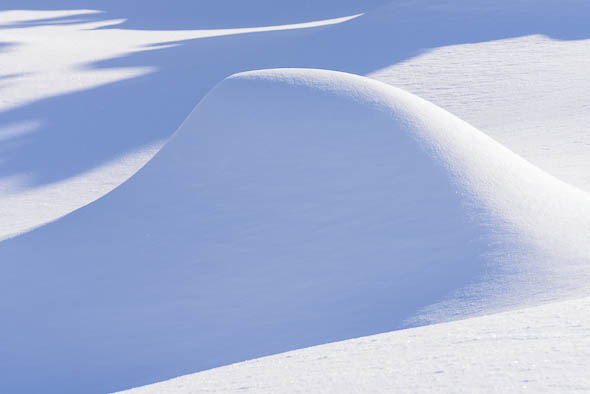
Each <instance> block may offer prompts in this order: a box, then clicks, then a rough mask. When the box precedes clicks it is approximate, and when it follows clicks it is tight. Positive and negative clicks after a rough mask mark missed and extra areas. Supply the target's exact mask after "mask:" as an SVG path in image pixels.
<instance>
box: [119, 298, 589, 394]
mask: <svg viewBox="0 0 590 394" xmlns="http://www.w3.org/2000/svg"><path fill="white" fill-rule="evenodd" d="M588 308H590V299H589V298H582V299H579V300H573V301H567V302H560V303H554V304H548V305H544V306H541V307H536V308H530V309H525V310H519V311H513V312H505V313H500V314H496V315H492V316H485V317H478V318H472V319H467V320H462V321H456V322H452V323H445V324H437V325H432V326H427V327H419V328H413V329H409V330H403V331H395V332H390V333H387V334H381V335H374V336H370V337H365V338H358V339H352V340H348V341H344V342H338V343H332V344H329V345H322V346H316V347H312V348H308V349H301V350H296V351H293V352H288V353H284V354H277V355H274V356H270V357H265V358H261V359H257V360H251V361H246V362H243V363H239V364H234V365H230V366H226V367H222V368H216V369H213V370H209V371H204V372H200V373H196V374H193V375H188V376H183V377H180V378H177V379H173V380H170V381H167V382H162V383H158V384H154V385H151V386H145V387H140V388H137V389H133V390H129V391H127V392H126V393H129V394H149V393H158V394H184V393H191V394H197V393H215V394H222V393H238V392H239V393H242V392H245V393H250V392H253V393H257V394H266V393H269V394H270V393H272V394H281V393H294V392H298V393H318V394H321V393H337V394H344V393H359V394H364V393H432V392H437V393H525V392H527V393H528V392H531V393H566V392H567V393H587V392H588V391H590V375H589V374H588V373H587V367H588V359H589V358H590V335H589V334H590V315H589V314H588V313H587V311H588Z"/></svg>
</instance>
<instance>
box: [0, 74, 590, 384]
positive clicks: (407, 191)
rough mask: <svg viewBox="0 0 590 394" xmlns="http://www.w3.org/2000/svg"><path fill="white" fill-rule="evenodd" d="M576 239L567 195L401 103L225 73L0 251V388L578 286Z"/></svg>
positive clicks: (313, 82) (409, 321) (282, 77)
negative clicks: (151, 151)
mask: <svg viewBox="0 0 590 394" xmlns="http://www.w3.org/2000/svg"><path fill="white" fill-rule="evenodd" d="M589 229H590V196H589V195H588V194H587V193H585V192H582V191H581V190H579V189H576V188H575V187H572V186H569V185H568V184H565V183H563V182H561V181H559V180H558V179H556V178H554V177H552V176H550V175H548V174H547V173H545V172H543V171H541V170H539V169H538V168H537V167H534V166H533V165H531V164H530V163H528V162H527V161H525V160H523V159H522V158H520V157H519V156H517V155H515V154H514V153H512V152H511V151H509V150H508V149H506V148H504V147H503V146H502V145H500V144H499V143H497V142H495V141H494V140H492V139H490V138H489V137H487V136H486V135H485V134H483V133H481V132H480V131H478V130H477V129H475V128H473V127H471V126H470V125H468V124H467V123H465V122H463V121H462V120H460V119H458V118H457V117H455V116H453V115H451V114H450V113H448V112H446V111H444V110H442V109H441V108H439V107H437V106H435V105H433V104H431V103H429V102H427V101H425V100H422V99H420V98H418V97H416V96H413V95H411V94H409V93H406V92H404V91H402V90H400V89H397V88H393V87H391V86H389V85H386V84H383V83H380V82H377V81H374V80H371V79H368V78H364V77H359V76H354V75H350V74H345V73H339V72H333V71H323V70H302V69H277V70H267V71H254V72H247V73H242V74H237V75H234V76H232V77H230V78H228V79H226V80H225V81H223V82H222V83H221V84H219V85H218V86H217V87H216V88H215V89H214V90H213V91H212V92H211V93H209V94H208V95H207V97H206V98H205V99H204V100H203V101H202V102H201V103H200V104H199V105H198V106H197V108H196V109H195V110H194V111H193V113H192V114H191V115H190V116H189V118H188V119H187V120H186V121H185V122H184V123H183V125H182V126H181V128H180V129H179V130H178V131H177V133H176V135H175V136H174V138H173V139H172V140H171V141H170V142H169V143H168V144H167V145H166V146H165V147H164V148H163V149H162V150H161V151H160V152H159V153H158V154H157V155H156V156H155V157H154V158H153V159H152V160H151V161H150V162H149V163H148V164H147V165H146V166H145V167H144V168H143V169H142V170H140V171H139V172H138V173H137V174H136V175H135V176H134V177H132V178H131V179H130V180H129V181H127V182H126V183H124V184H123V185H121V186H120V187H119V188H117V189H116V190H114V191H113V192H112V193H110V194H108V195H107V196H105V197H103V198H102V199H100V200H98V201H96V202H95V203H93V204H91V205H89V206H87V207H85V208H83V209H80V210H78V211H76V212H74V213H73V214H70V215H68V216H66V217H64V218H63V219H61V220H59V221H58V222H56V223H53V224H50V225H48V226H45V227H43V228H41V229H38V230H35V231H32V232H30V233H27V234H25V235H23V236H20V237H17V238H14V239H11V240H7V241H4V242H3V243H2V244H0V260H1V261H3V262H6V263H5V264H4V274H3V276H2V279H1V281H2V282H1V286H0V288H1V289H2V290H1V291H2V297H1V299H2V301H0V307H1V308H2V311H1V312H2V315H3V316H4V317H5V318H6V322H5V324H4V326H3V331H4V334H5V335H6V336H8V337H10V338H13V340H12V341H10V342H9V343H5V344H4V345H3V347H4V348H3V349H2V353H3V354H5V355H7V357H6V358H5V359H4V360H3V363H4V364H3V365H2V368H1V369H2V371H3V373H4V374H5V377H3V379H2V382H1V383H2V384H4V385H5V387H6V389H5V390H4V391H12V389H13V388H15V387H19V388H22V387H23V386H25V387H26V389H27V390H29V391H38V390H41V388H42V387H47V386H49V387H51V388H52V390H53V389H54V390H55V391H56V392H79V391H81V390H87V389H88V387H92V390H93V391H94V390H95V391H96V392H100V391H105V390H107V391H108V390H111V391H112V390H116V389H122V388H126V387H132V386H134V385H135V386H136V385H140V384H145V383H150V382H153V381H156V380H159V379H163V378H167V377H172V376H177V375H179V374H183V373H187V372H191V371H195V370H202V369H206V368H210V367H215V366H219V365H224V364H228V363H232V362H236V361H241V360H245V359H250V358H254V357H257V356H262V355H268V354H273V353H277V352H281V351H286V350H291V349H296V348H300V347H305V346H310V345H316V344H321V343H326V342H331V341H336V340H341V339H347V338H352V337H358V336H363V335H368V334H374V333H378V332H383V331H388V330H392V329H396V328H400V327H404V326H408V325H415V324H417V323H430V322H438V321H444V320H449V319H453V318H457V317H463V316H467V315H470V314H476V313H483V312H490V311H495V310H500V309H505V308H508V307H517V306H522V305H528V304H535V303H539V302H544V301H548V300H557V299H561V298H563V297H572V296H578V295H583V294H587V290H586V289H585V287H587V286H585V285H586V283H588V279H589V278H588V271H589V269H590V267H588V266H587V264H586V263H587V261H588V260H589V259H590V251H589V250H588V249H587V248H586V241H587V234H588V230H589ZM540 289H542V291H540ZM80 354H84V358H83V359H80V358H79V355H80ZM31 368H33V369H34V370H35V371H37V373H36V375H35V377H34V378H32V379H31V378H28V379H26V380H25V379H24V375H22V374H23V373H25V372H26V371H28V370H30V369H31ZM72 371H75V374H74V375H73V374H72ZM23 380H25V381H24V382H23Z"/></svg>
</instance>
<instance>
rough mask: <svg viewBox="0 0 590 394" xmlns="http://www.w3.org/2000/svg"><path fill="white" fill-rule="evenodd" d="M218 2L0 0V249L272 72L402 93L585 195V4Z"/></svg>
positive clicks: (589, 165) (578, 0)
mask: <svg viewBox="0 0 590 394" xmlns="http://www.w3.org/2000/svg"><path fill="white" fill-rule="evenodd" d="M228 1H229V0H224V1H221V0H200V1H198V2H195V1H188V0H175V1H174V2H173V3H172V4H173V5H174V6H173V7H169V6H168V3H165V4H164V3H162V1H160V0H143V1H141V2H140V3H138V2H137V1H131V0H128V1H124V2H121V1H117V0H51V1H49V0H3V1H2V2H1V4H0V202H1V203H0V218H1V220H0V238H1V239H4V238H6V237H8V236H11V235H14V234H17V233H20V232H23V231H26V230H28V229H31V228H33V227H37V226H39V225H41V224H43V223H46V222H48V221H51V220H55V219H56V218H58V217H60V216H63V215H65V214H67V213H68V212H71V211H72V210H74V209H76V208H79V207H80V206H83V205H85V204H87V203H89V202H91V201H93V200H95V199H96V198H98V197H100V196H102V195H103V194H105V193H107V192H108V191H110V190H111V189H112V188H114V187H115V186H117V185H118V184H120V183H121V182H123V181H124V180H125V179H127V178H128V177H129V176H130V175H132V174H133V173H135V172H136V171H137V169H138V168H140V167H141V166H142V165H143V164H145V162H146V161H147V160H149V158H151V157H152V156H153V154H154V153H155V152H156V151H157V150H158V149H159V148H160V147H161V145H162V143H163V142H165V141H166V139H167V138H168V137H169V136H170V135H171V134H172V133H173V132H174V130H175V129H176V128H177V127H178V125H179V124H180V123H181V122H182V120H183V119H184V118H185V117H186V114H187V113H188V112H189V111H190V110H191V109H192V108H193V107H194V106H195V105H196V104H197V103H198V102H199V101H200V99H201V98H202V97H203V96H204V95H205V94H206V93H207V92H208V91H209V90H210V89H211V88H212V87H213V86H214V85H215V84H216V83H217V82H218V81H220V80H222V79H223V78H225V77H226V76H228V75H231V74H233V73H236V72H241V71H246V70H252V69H262V68H274V67H307V68H323V69H333V70H340V71H346V72H349V73H354V74H359V75H368V76H371V77H374V78H377V79H379V80H381V81H384V82H387V83H390V84H393V85H394V86H399V87H402V88H404V89H406V90H408V91H410V92H412V93H414V94H417V95H419V96H420V97H423V98H426V99H428V100H429V101H432V102H433V103H435V104H437V105H439V106H441V107H443V108H445V109H447V110H449V111H450V112H452V113H454V114H456V115H458V116H459V117H461V118H462V119H464V120H467V121H468V122H469V123H471V124H473V125H474V126H475V127H477V128H478V129H479V130H481V131H483V132H485V133H486V134H488V135H490V136H492V137H493V138H495V139H496V140H498V141H500V142H501V143H502V144H503V145H505V146H507V147H508V148H510V149H511V150H513V151H515V152H516V153H518V154H519V155H520V156H522V157H524V158H526V159H527V160H529V161H531V162H533V163H534V164H535V165H537V166H539V167H540V168H542V169H544V170H545V171H547V172H549V173H551V174H552V175H555V176H557V177H559V178H560V179H562V180H564V181H566V182H568V183H572V184H574V185H575V186H577V187H580V188H583V189H585V190H590V176H589V175H588V174H590V159H589V158H590V155H588V154H587V152H588V147H589V146H590V133H588V127H587V125H588V123H589V121H590V115H589V111H588V107H587V104H586V103H587V102H588V100H590V74H589V73H588V72H587V69H588V67H589V65H588V56H587V53H588V51H589V50H590V44H589V43H590V40H589V39H588V38H590V24H588V19H589V18H590V3H589V2H588V1H586V0H566V1H559V2H556V1H553V0H516V1H514V0H510V1H508V0H493V1H492V0H478V1H469V0H437V1H431V0H414V1H411V2H408V1H403V2H401V1H395V2H391V4H389V5H385V6H384V7H381V8H379V9H376V10H373V8H374V7H376V6H379V5H382V4H384V3H385V1H382V0H371V1H369V0H364V1H362V2H359V1H354V0H346V1H345V0H322V1H298V2H293V1H270V0H249V1H248V2H238V3H239V4H236V2H235V1H230V2H229V3H232V6H228V4H229V3H228ZM360 13H365V14H364V15H362V16H359V17H357V18H355V19H352V20H348V21H346V22H344V20H345V19H340V17H343V16H349V15H356V14H360ZM322 20H323V22H325V23H323V22H317V23H315V24H313V23H311V24H310V23H304V22H310V21H322ZM326 20H328V21H326ZM329 21H331V22H329ZM336 21H339V22H341V23H335V22H336ZM329 23H335V24H332V25H330V26H323V27H321V26H319V25H323V24H329ZM293 24H299V26H298V28H296V29H288V30H284V28H285V26H284V25H293ZM281 26H282V27H281ZM312 26H316V27H312ZM291 27H293V26H291ZM179 29H181V30H179ZM221 30H223V31H225V33H224V34H219V32H220V31H221ZM230 31H231V32H230ZM39 59H42V61H39ZM153 92H158V94H153Z"/></svg>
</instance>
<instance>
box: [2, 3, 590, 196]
mask: <svg viewBox="0 0 590 394" xmlns="http://www.w3.org/2000/svg"><path fill="white" fill-rule="evenodd" d="M17 3H18V4H20V1H19V2H16V1H12V2H11V1H9V2H8V3H5V4H4V5H3V7H4V8H9V7H10V5H11V4H12V5H13V6H14V7H16V5H17ZM238 3H240V4H241V5H238V6H235V7H230V6H229V5H228V3H226V2H221V3H215V4H214V6H212V3H207V2H205V3H203V2H179V3H178V4H179V7H177V8H174V7H164V8H166V9H165V10H162V7H163V6H162V5H161V4H162V3H161V2H148V3H147V5H146V6H145V7H144V8H141V7H140V6H139V5H138V3H137V2H119V1H107V2H104V4H103V3H102V2H101V4H100V5H101V7H100V8H101V9H103V10H106V13H104V14H92V15H91V16H90V17H91V18H102V19H104V18H105V17H108V16H113V17H116V16H123V14H124V13H125V12H128V14H127V15H125V16H129V15H133V17H132V18H131V19H129V20H128V21H127V22H125V23H124V24H123V25H116V26H111V27H103V28H102V29H114V28H116V29H119V28H121V27H126V28H131V27H133V28H138V27H139V28H143V29H147V28H164V27H165V28H171V27H174V28H178V27H179V26H180V27H192V28H195V27H197V26H198V27H199V28H202V27H203V26H205V27H208V28H211V27H222V26H232V27H236V26H240V25H250V26H253V25H256V24H257V23H258V24H262V25H265V24H266V25H268V24H271V23H279V22H287V21H288V22H289V23H293V22H296V21H300V19H301V18H303V17H308V18H312V19H318V18H320V19H321V17H336V16H341V15H342V13H344V11H346V12H356V11H359V9H358V6H356V5H354V4H353V2H351V1H347V2H342V3H341V4H340V5H339V6H338V7H336V9H337V10H338V11H339V12H340V14H333V13H332V14H330V15H328V11H329V8H330V7H329V6H330V5H334V4H332V2H325V3H321V4H322V5H321V6H319V5H313V6H309V7H306V6H300V8H298V11H297V12H295V11H294V12H293V15H289V11H290V10H291V8H292V6H286V8H285V9H284V10H282V11H281V12H279V11H277V13H276V15H278V16H276V17H275V16H274V15H271V14H270V13H266V14H265V13H264V12H262V10H264V7H269V8H270V9H273V10H275V9H276V8H277V7H278V6H277V5H276V4H275V5H273V6H270V5H269V4H270V3H271V2H270V0H268V1H267V0H261V1H257V2H255V3H254V6H252V7H250V8H248V7H246V5H244V4H245V2H238ZM242 3H243V4H242ZM272 3H273V4H274V3H275V2H272ZM379 3H382V1H377V0H375V1H373V2H371V3H370V4H373V5H375V4H379ZM470 3H472V2H468V1H441V2H440V3H437V4H436V5H432V2H428V1H425V0H421V1H420V2H413V3H409V4H406V3H404V4H400V5H398V4H391V5H388V6H386V7H383V8H380V9H379V10H377V11H375V12H372V13H368V14H366V15H363V16H361V17H358V18H356V19H354V20H351V21H348V22H345V23H342V24H339V25H333V26H325V27H317V28H311V29H302V30H290V31H272V32H261V33H248V34H239V35H229V36H217V37H210V38H200V39H190V40H184V41H179V42H175V43H173V44H174V45H173V46H168V47H166V48H162V49H155V50H149V51H143V52H135V53H131V54H128V55H125V56H121V57H117V58H114V59H109V60H105V61H100V62H97V63H93V64H88V65H86V67H87V68H88V69H109V68H121V67H145V66H148V67H153V68H154V69H155V70H156V72H153V73H151V74H148V75H143V76H140V77H136V78H132V79H128V80H123V81H119V82H116V83H111V84H107V85H103V86H100V87H98V88H92V89H88V90H85V91H81V92H76V93H71V94H63V95H59V96H56V97H52V98H48V99H43V100H40V101H37V102H34V103H31V104H29V105H25V106H22V107H19V108H16V109H14V110H11V111H7V112H5V113H3V114H2V120H1V121H0V127H1V126H2V125H7V124H14V123H18V122H23V121H27V120H30V119H31V118H34V119H36V120H39V121H40V123H41V124H42V126H41V127H40V129H38V130H37V131H36V132H34V133H30V134H27V135H26V136H23V137H20V138H17V139H16V140H11V141H10V143H11V144H10V147H8V148H6V147H2V148H3V149H2V151H3V153H2V155H1V157H0V158H1V163H2V164H1V165H0V177H8V176H13V175H18V174H28V176H29V181H30V186H39V185H43V184H48V183H52V182H57V181H60V180H63V179H67V178H69V177H72V176H75V175H77V174H80V173H83V172H85V171H88V170H90V169H92V168H95V167H96V166H99V165H100V164H102V163H105V162H107V161H109V160H112V159H114V158H117V157H120V156H121V155H124V154H125V153H127V152H130V151H133V150H135V149H137V148H138V147H141V146H142V145H145V144H149V143H152V142H154V141H160V140H165V139H166V138H168V137H169V136H170V135H171V134H172V133H173V132H174V131H175V129H176V128H177V127H178V125H179V124H180V123H181V122H182V121H183V119H184V118H185V117H186V115H187V114H188V113H189V112H190V111H191V109H192V108H193V107H194V106H195V105H196V104H197V103H198V102H199V100H200V99H201V98H202V97H203V96H204V95H205V94H206V93H207V91H208V90H209V89H211V88H212V87H213V86H214V85H215V84H216V83H217V82H219V81H220V80H222V79H223V78H225V77H226V76H228V75H231V74H233V73H236V72H240V71H246V70H251V69H262V68H272V67H309V68H324V69H332V70H340V71H346V72H350V73H354V74H361V75H363V74H367V73H370V72H372V71H375V70H377V69H381V68H383V67H386V66H390V65H392V64H396V63H399V62H401V61H404V60H406V59H408V58H411V57H414V56H416V55H418V54H421V53H423V52H424V51H428V50H429V49H432V48H437V47H441V46H448V45H456V44H463V43H475V42H483V41H490V40H499V39H506V38H511V37H519V36H525V35H531V34H544V35H548V36H550V37H553V38H556V39H562V40H575V39H582V38H587V37H589V36H590V27H589V26H590V24H588V23H587V21H588V17H589V16H590V5H588V4H586V3H584V2H583V1H569V2H565V3H560V4H556V3H553V2H542V3H541V4H538V3H537V2H531V1H520V2H513V3H512V4H510V5H509V6H493V4H492V3H490V4H487V5H484V6H482V5H477V6H476V5H473V4H470ZM27 4H29V5H30V4H33V5H35V6H39V7H40V8H42V9H49V6H48V5H47V4H45V2H34V1H33V2H31V3H27ZM74 4H76V6H78V7H82V6H83V7H90V8H91V7H92V6H93V5H96V4H95V3H94V2H92V1H87V2H82V4H80V3H79V2H78V1H75V2H74V1H64V2H60V8H68V7H73V5H74ZM142 4H143V2H142ZM310 4H311V3H310ZM314 4H315V3H314ZM533 5H534V6H533ZM142 7H143V5H142ZM290 7H291V8H290ZM21 8H22V5H21ZM54 8H55V7H54ZM246 8H247V9H246ZM139 9H142V10H143V11H142V12H138V11H137V12H135V13H134V12H133V10H139ZM226 9H230V10H231V11H229V12H227V13H224V10H226ZM160 11H161V12H164V14H166V13H167V14H166V15H168V16H167V17H162V18H159V16H160V14H159V12H160ZM191 12H194V13H196V15H197V16H196V17H195V18H193V19H191V17H192V15H193V14H191ZM332 12H334V11H332ZM137 13H139V14H140V15H139V16H135V15H136V14H137ZM234 14H235V15H234ZM240 15H242V16H243V19H241V20H240V21H242V22H241V23H240V21H239V20H238V19H239V18H238V17H239V16H240ZM176 17H179V18H180V19H179V22H178V25H175V20H174V18H176ZM185 17H186V18H188V19H183V18H185ZM224 18H225V19H224ZM264 18H266V19H264ZM189 19H190V21H189ZM308 20H309V19H308ZM68 21H69V19H67V18H66V19H61V20H60V19H57V20H53V21H52V22H51V23H70V22H68ZM49 22H50V21H49V20H47V21H45V22H42V21H39V22H38V23H40V24H42V23H49ZM189 22H190V23H189ZM165 44H171V43H165ZM0 147H1V146H0Z"/></svg>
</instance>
